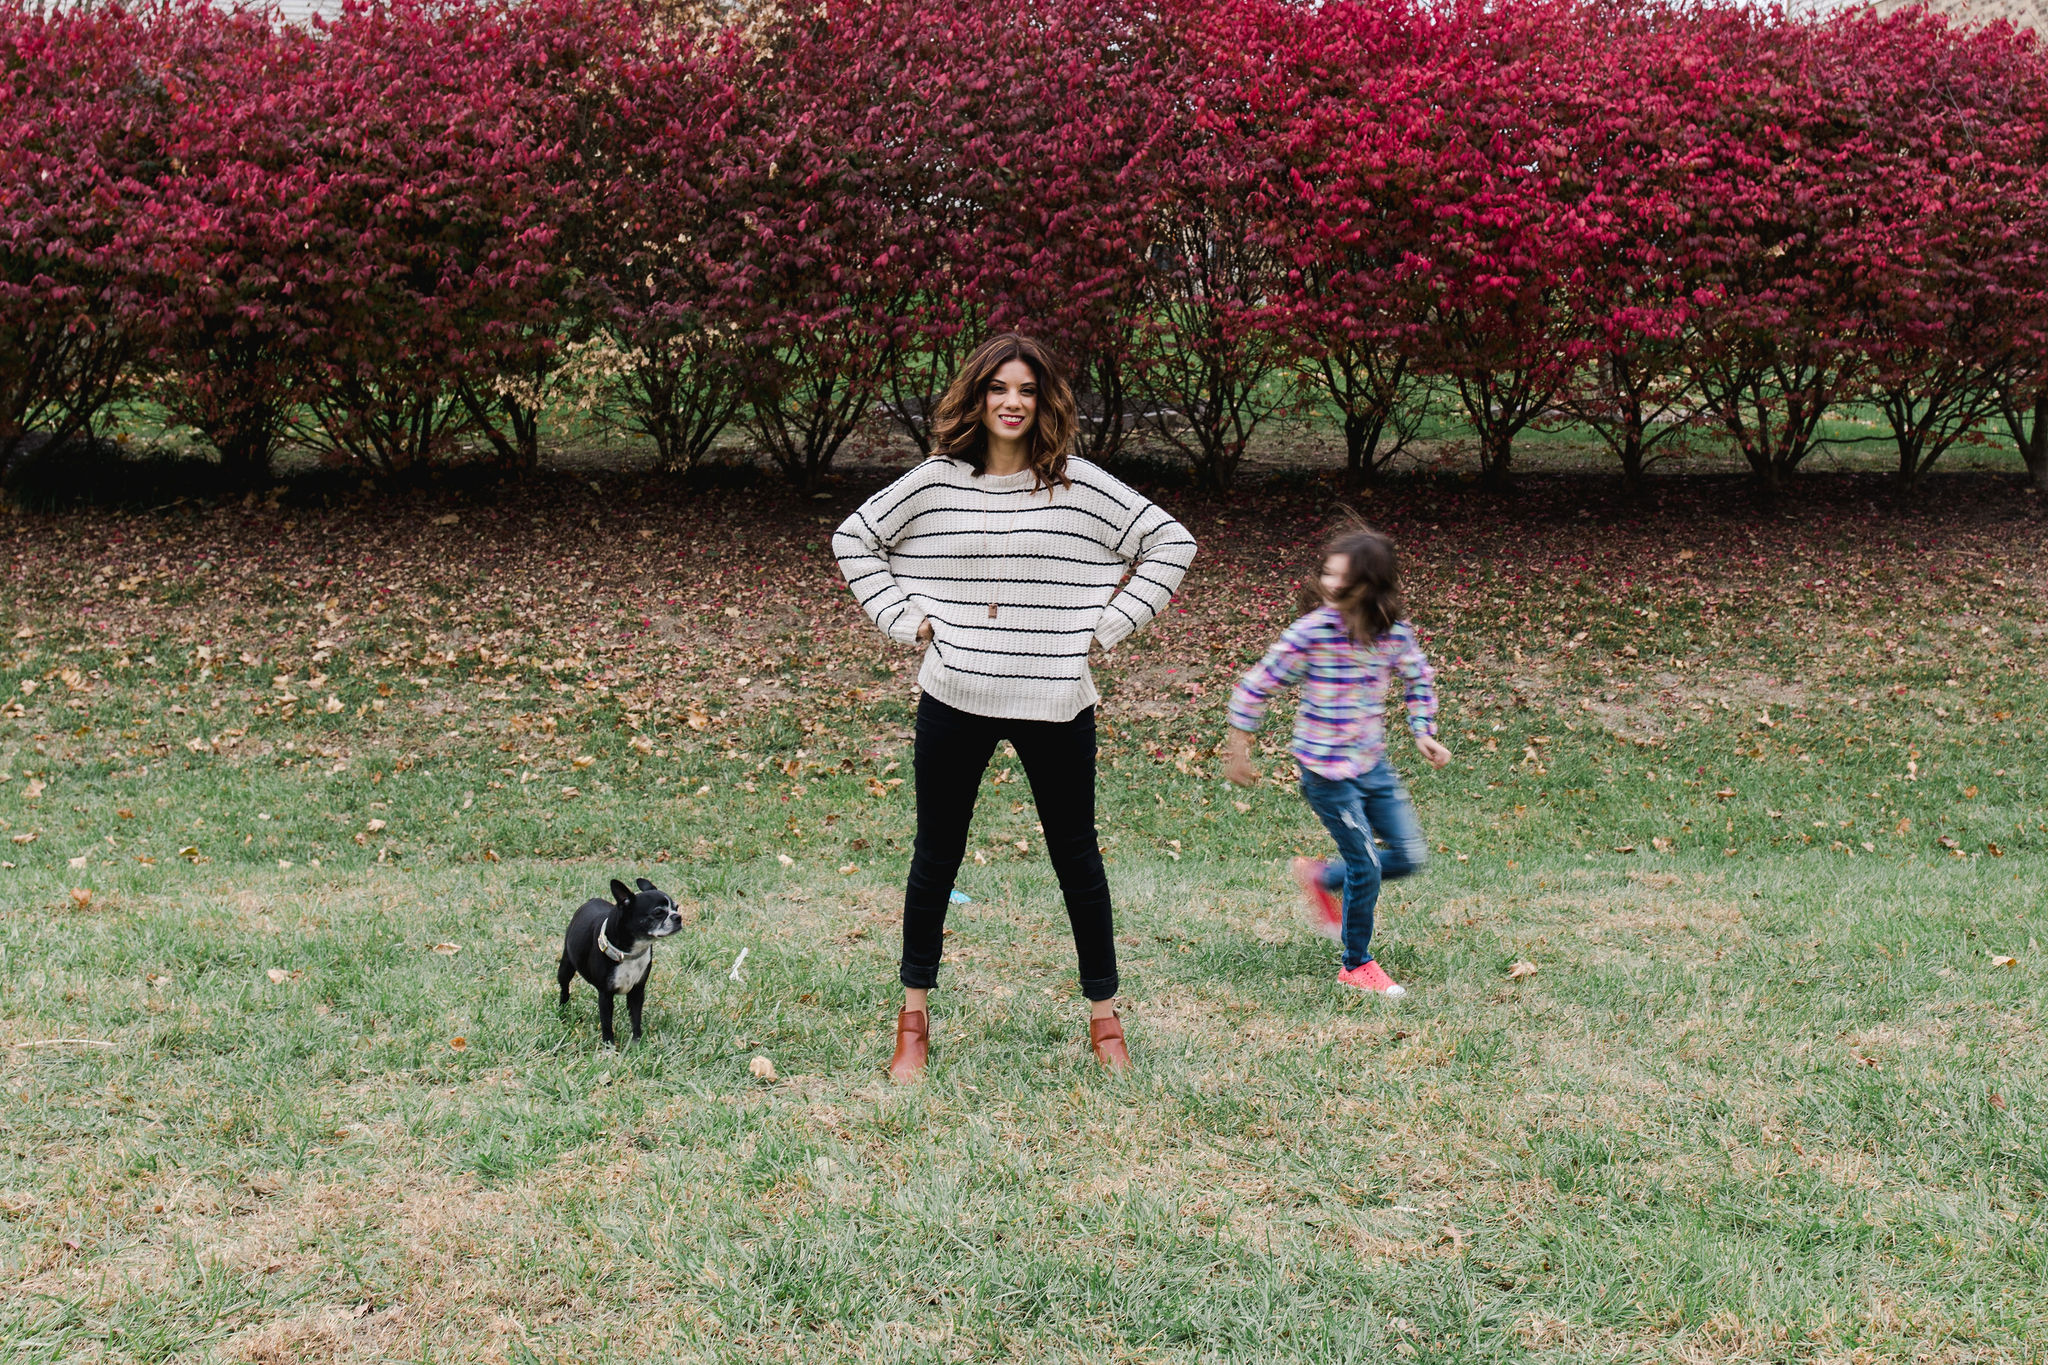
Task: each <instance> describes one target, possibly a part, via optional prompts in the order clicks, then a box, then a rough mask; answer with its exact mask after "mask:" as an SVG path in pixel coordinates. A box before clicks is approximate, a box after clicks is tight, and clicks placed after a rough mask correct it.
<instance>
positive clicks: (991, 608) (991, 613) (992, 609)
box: [988, 602, 996, 621]
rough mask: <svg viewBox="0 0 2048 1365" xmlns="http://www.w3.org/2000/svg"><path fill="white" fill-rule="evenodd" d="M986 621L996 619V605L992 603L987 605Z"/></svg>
mask: <svg viewBox="0 0 2048 1365" xmlns="http://www.w3.org/2000/svg"><path fill="white" fill-rule="evenodd" d="M988 619H989V620H991V621H993V620H995V619H996V604H995V603H993V602H991V603H989V604H988Z"/></svg>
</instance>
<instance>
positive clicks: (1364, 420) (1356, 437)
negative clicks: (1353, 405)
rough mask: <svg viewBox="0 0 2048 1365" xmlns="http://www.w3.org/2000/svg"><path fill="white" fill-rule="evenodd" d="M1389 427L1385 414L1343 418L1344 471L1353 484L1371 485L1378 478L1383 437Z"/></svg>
mask: <svg viewBox="0 0 2048 1365" xmlns="http://www.w3.org/2000/svg"><path fill="white" fill-rule="evenodd" d="M1386 425H1387V422H1386V415H1385V414H1384V413H1382V412H1372V413H1358V412H1348V413H1346V414H1344V462H1345V463H1344V471H1345V474H1346V476H1347V477H1348V478H1349V479H1350V480H1351V482H1352V483H1354V484H1364V483H1371V482H1373V481H1374V480H1375V479H1376V478H1377V477H1378V475H1379V464H1378V457H1379V453H1380V433H1381V432H1382V431H1383V430H1385V429H1386Z"/></svg>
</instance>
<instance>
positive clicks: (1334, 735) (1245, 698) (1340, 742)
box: [1230, 607, 1436, 778]
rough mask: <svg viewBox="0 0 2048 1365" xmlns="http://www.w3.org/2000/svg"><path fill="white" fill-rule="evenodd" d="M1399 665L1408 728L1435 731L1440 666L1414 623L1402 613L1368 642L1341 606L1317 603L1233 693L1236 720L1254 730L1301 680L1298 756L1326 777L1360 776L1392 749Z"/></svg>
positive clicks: (1422, 732) (1296, 735)
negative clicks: (1390, 700)
mask: <svg viewBox="0 0 2048 1365" xmlns="http://www.w3.org/2000/svg"><path fill="white" fill-rule="evenodd" d="M1396 673H1398V674H1400V675H1401V677H1402V679H1403V680H1404V685H1403V688H1402V692H1401V700H1402V701H1403V703H1404V704H1405V705H1406V706H1407V708H1408V728H1409V729H1410V730H1413V731H1414V732H1415V733H1416V734H1418V735H1432V736H1433V735H1435V734H1436V673H1435V672H1434V671H1433V670H1432V669H1431V668H1430V666H1429V660H1428V658H1426V657H1425V656H1424V655H1423V653H1422V646H1421V645H1420V644H1418V643H1416V640H1415V627H1413V626H1411V625H1409V624H1408V623H1407V622H1406V621H1396V622H1395V623H1394V628H1393V629H1392V630H1389V631H1388V632H1387V633H1386V634H1384V635H1382V636H1380V638H1379V639H1377V640H1375V641H1373V642H1372V644H1370V645H1361V644H1359V643H1358V642H1357V641H1355V640H1353V639H1352V638H1351V631H1350V630H1349V628H1347V627H1346V626H1345V624H1344V617H1343V615H1342V614H1341V613H1339V612H1338V610H1337V609H1336V608H1335V607H1318V608H1316V609H1315V610H1314V611H1312V612H1310V613H1309V614H1308V615H1306V616H1304V617H1302V618H1301V619H1300V620H1299V621H1296V622H1295V623H1294V624H1293V625H1291V626H1289V627H1288V628H1287V630H1286V631H1285V633H1283V634H1282V635H1281V636H1280V639H1279V642H1278V643H1276V644H1275V645H1274V646H1273V647H1272V648H1271V649H1269V650H1267V651H1266V657H1265V658H1263V659H1261V660H1259V663H1258V667H1256V668H1254V669H1253V670H1252V671H1251V672H1249V673H1247V674H1245V675H1244V679H1243V680H1242V681H1241V682H1239V683H1238V685H1237V688H1236V690H1235V691H1233V692H1232V693H1231V694H1230V723H1231V725H1232V726H1234V727H1235V728H1237V729H1239V730H1245V731H1256V730H1257V729H1258V728H1259V722H1260V721H1262V720H1264V719H1265V718H1266V707H1267V706H1268V705H1270V704H1271V703H1272V700H1273V696H1274V694H1275V693H1277V692H1279V690H1280V689H1281V688H1283V687H1288V686H1290V685H1292V684H1294V683H1297V682H1299V683H1300V684H1301V705H1300V707H1299V708H1298V709H1297V710H1296V712H1295V717H1294V741H1293V743H1292V744H1291V745H1289V749H1290V751H1291V752H1292V753H1293V754H1294V757H1295V760H1296V761H1297V762H1299V763H1300V764H1301V766H1302V767H1304V768H1307V769H1308V770H1309V771H1310V772H1313V773H1315V774H1317V775H1318V776H1321V777H1329V778H1346V777H1357V776H1360V775H1361V774H1364V773H1368V772H1371V771H1372V770H1373V769H1374V768H1375V767H1377V766H1379V763H1380V760H1381V759H1383V758H1385V757H1386V756H1387V694H1388V691H1389V689H1390V688H1391V687H1392V685H1393V680H1394V675H1395V674H1396Z"/></svg>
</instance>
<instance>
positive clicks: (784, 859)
mask: <svg viewBox="0 0 2048 1365" xmlns="http://www.w3.org/2000/svg"><path fill="white" fill-rule="evenodd" d="M775 861H776V862H778V863H781V864H782V865H783V866H784V867H795V866H796V859H794V858H792V857H790V856H789V855H788V854H787V853H778V854H776V855H775Z"/></svg>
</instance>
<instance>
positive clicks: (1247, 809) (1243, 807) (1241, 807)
mask: <svg viewBox="0 0 2048 1365" xmlns="http://www.w3.org/2000/svg"><path fill="white" fill-rule="evenodd" d="M1230 804H1231V805H1233V806H1236V807H1237V813H1238V814H1239V815H1250V814H1251V813H1252V803H1251V802H1249V801H1233V802H1231V803H1230Z"/></svg>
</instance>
